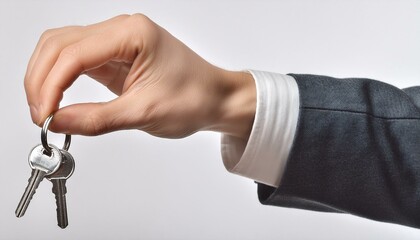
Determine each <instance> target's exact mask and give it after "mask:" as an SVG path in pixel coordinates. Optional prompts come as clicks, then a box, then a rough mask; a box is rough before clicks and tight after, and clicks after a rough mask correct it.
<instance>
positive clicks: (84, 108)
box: [25, 14, 256, 138]
mask: <svg viewBox="0 0 420 240" xmlns="http://www.w3.org/2000/svg"><path fill="white" fill-rule="evenodd" d="M81 74H86V75H88V76H90V77H92V78H93V79H95V80H96V81H98V82H100V83H102V84H103V85H105V86H106V87H107V88H108V89H109V90H111V91H112V92H114V93H115V94H117V95H118V96H119V97H117V98H116V99H114V100H112V101H110V102H107V103H83V104H75V105H71V106H67V107H64V108H62V109H60V110H58V109H59V103H60V101H61V99H62V97H63V93H64V91H65V90H66V89H67V88H69V87H70V86H71V85H72V83H73V82H74V81H75V80H76V79H77V78H78V77H79V75H81ZM25 90H26V94H27V100H28V104H29V106H30V111H31V117H32V120H33V121H34V123H36V124H37V125H39V126H41V125H42V123H43V122H44V121H45V119H46V118H47V116H48V115H49V114H51V113H53V112H55V116H54V119H53V122H52V124H51V130H52V131H55V132H62V133H68V134H82V135H99V134H104V133H107V132H111V131H116V130H121V129H139V130H143V131H146V132H148V133H150V134H152V135H155V136H160V137H167V138H180V137H185V136H188V135H190V134H192V133H194V132H196V131H199V130H212V131H220V132H223V133H226V134H231V135H234V136H237V137H241V138H247V137H248V135H249V132H250V129H251V126H252V123H253V118H254V115H255V101H256V96H255V95H256V93H255V85H254V81H253V79H252V76H251V75H250V74H248V73H244V72H231V71H226V70H223V69H220V68H217V67H215V66H213V65H211V64H209V63H208V62H206V61H205V60H204V59H202V58H201V57H200V56H198V55H197V54H196V53H194V52H193V51H192V50H191V49H189V48H188V47H187V46H185V45H184V44H183V43H182V42H180V41H179V40H178V39H176V38H175V37H173V36H172V35H171V34H169V33H168V32H167V31H166V30H164V29H163V28H161V27H160V26H158V25H157V24H155V23H154V22H152V21H151V20H150V19H148V18H147V17H145V16H144V15H141V14H135V15H131V16H130V15H122V16H118V17H115V18H112V19H109V20H107V21H104V22H100V23H97V24H93V25H89V26H69V27H63V28H58V29H51V30H47V31H46V32H44V34H42V36H41V38H40V40H39V42H38V44H37V46H36V48H35V51H34V53H33V55H32V57H31V59H30V61H29V64H28V67H27V72H26V75H25Z"/></svg>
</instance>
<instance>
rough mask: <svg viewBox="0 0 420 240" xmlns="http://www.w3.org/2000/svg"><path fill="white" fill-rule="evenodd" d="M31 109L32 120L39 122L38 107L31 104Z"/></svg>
mask: <svg viewBox="0 0 420 240" xmlns="http://www.w3.org/2000/svg"><path fill="white" fill-rule="evenodd" d="M29 109H30V111H31V118H32V122H33V123H35V124H37V123H38V118H39V115H38V109H37V108H36V107H35V106H33V105H30V106H29Z"/></svg>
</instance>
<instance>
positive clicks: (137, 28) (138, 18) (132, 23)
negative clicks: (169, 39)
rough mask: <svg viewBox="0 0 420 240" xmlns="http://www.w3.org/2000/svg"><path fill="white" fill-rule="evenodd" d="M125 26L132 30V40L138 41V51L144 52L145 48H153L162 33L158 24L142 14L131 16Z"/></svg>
mask: <svg viewBox="0 0 420 240" xmlns="http://www.w3.org/2000/svg"><path fill="white" fill-rule="evenodd" d="M125 24H126V26H125V28H126V29H130V31H128V32H129V33H130V36H131V38H132V39H136V40H135V42H136V44H137V46H136V47H137V49H138V50H140V51H141V50H144V49H143V48H144V47H149V48H153V46H154V44H155V43H156V42H157V40H158V38H159V33H160V30H159V29H160V28H159V27H158V25H157V24H155V23H154V22H153V21H152V20H150V18H148V17H147V16H145V15H143V14H141V13H136V14H133V15H131V16H130V17H129V18H127V20H126V21H125Z"/></svg>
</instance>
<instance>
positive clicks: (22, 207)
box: [15, 170, 44, 218]
mask: <svg viewBox="0 0 420 240" xmlns="http://www.w3.org/2000/svg"><path fill="white" fill-rule="evenodd" d="M35 173H38V176H34V175H35ZM40 175H42V173H41V172H38V171H36V170H32V172H31V177H29V179H28V185H27V186H26V188H25V192H24V193H23V195H22V198H21V200H20V202H19V205H18V207H17V208H16V211H15V214H16V217H18V218H21V217H23V215H25V212H26V210H27V208H28V205H29V203H30V202H31V200H32V198H33V196H34V195H35V193H36V189H37V188H38V186H39V184H40V183H41V181H42V179H43V178H44V177H43V176H40ZM39 178H40V179H39ZM31 180H33V181H34V182H33V185H31V184H30V183H31ZM31 187H32V188H33V191H29V190H30V188H31ZM27 192H29V195H28V197H27V198H26V199H27V200H26V201H24V199H25V195H26V193H27ZM25 204H26V206H25Z"/></svg>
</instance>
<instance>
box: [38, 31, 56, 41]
mask: <svg viewBox="0 0 420 240" xmlns="http://www.w3.org/2000/svg"><path fill="white" fill-rule="evenodd" d="M55 32H56V29H53V28H52V29H47V30H45V31H44V32H43V33H42V34H41V37H40V38H39V41H40V42H45V41H46V40H47V39H49V38H50V37H52V36H54V35H55Z"/></svg>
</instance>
